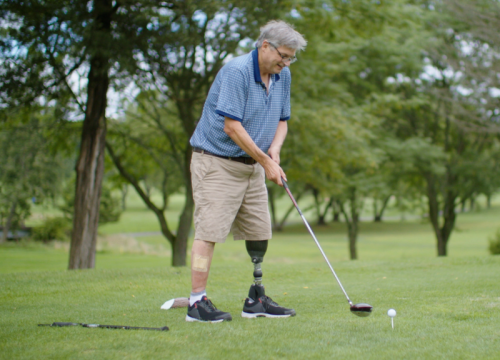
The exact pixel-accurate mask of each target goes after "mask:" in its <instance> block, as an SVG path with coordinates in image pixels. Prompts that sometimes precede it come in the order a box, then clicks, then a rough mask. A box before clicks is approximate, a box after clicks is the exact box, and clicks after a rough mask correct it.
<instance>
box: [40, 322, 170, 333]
mask: <svg viewBox="0 0 500 360" xmlns="http://www.w3.org/2000/svg"><path fill="white" fill-rule="evenodd" d="M38 326H54V327H63V326H83V327H87V328H106V329H125V330H156V331H167V330H168V326H164V327H162V328H151V327H137V326H125V325H99V324H81V323H70V322H54V323H52V324H38Z"/></svg>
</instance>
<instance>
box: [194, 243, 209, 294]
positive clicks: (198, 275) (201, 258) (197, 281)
mask: <svg viewBox="0 0 500 360" xmlns="http://www.w3.org/2000/svg"><path fill="white" fill-rule="evenodd" d="M214 247H215V243H213V242H209V241H203V240H195V241H194V242H193V247H192V248H191V292H193V293H199V292H201V291H203V290H205V289H206V287H207V280H208V273H209V272H210V265H211V264H212V257H213V255H214Z"/></svg>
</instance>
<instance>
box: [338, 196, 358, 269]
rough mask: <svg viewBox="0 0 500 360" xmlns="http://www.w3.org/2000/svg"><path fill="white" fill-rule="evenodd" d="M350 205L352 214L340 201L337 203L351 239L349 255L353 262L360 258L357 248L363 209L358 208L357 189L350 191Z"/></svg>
mask: <svg viewBox="0 0 500 360" xmlns="http://www.w3.org/2000/svg"><path fill="white" fill-rule="evenodd" d="M349 192H350V197H349V205H350V208H351V209H350V210H351V214H350V216H349V214H348V213H347V210H346V209H345V207H344V204H343V203H342V202H340V201H338V202H337V204H338V206H339V208H340V211H341V212H342V214H343V215H344V218H345V222H346V225H347V236H348V238H349V255H350V258H351V260H356V259H357V258H358V252H357V247H356V242H357V240H358V230H359V212H360V210H361V209H358V208H357V207H356V188H351V189H350V190H349Z"/></svg>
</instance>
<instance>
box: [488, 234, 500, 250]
mask: <svg viewBox="0 0 500 360" xmlns="http://www.w3.org/2000/svg"><path fill="white" fill-rule="evenodd" d="M490 254H491V255H499V254H500V229H498V230H497V233H496V234H495V235H494V236H493V237H492V238H490Z"/></svg>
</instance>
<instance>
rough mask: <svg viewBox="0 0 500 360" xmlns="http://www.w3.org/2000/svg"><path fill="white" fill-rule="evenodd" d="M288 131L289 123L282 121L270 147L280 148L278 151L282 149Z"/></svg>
mask: <svg viewBox="0 0 500 360" xmlns="http://www.w3.org/2000/svg"><path fill="white" fill-rule="evenodd" d="M287 133H288V123H287V122H286V121H280V122H279V124H278V128H277V129H276V134H275V135H274V139H273V142H272V143H271V146H270V148H275V149H276V150H278V152H279V151H281V147H282V146H283V143H284V142H285V138H286V134H287Z"/></svg>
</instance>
